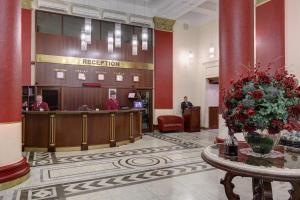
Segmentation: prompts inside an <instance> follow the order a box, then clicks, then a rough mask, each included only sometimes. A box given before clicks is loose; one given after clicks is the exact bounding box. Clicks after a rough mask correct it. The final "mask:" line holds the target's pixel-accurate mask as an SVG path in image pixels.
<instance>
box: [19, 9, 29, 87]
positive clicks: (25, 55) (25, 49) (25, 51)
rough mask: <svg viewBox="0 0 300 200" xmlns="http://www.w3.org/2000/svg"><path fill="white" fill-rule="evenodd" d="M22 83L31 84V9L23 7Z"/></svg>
mask: <svg viewBox="0 0 300 200" xmlns="http://www.w3.org/2000/svg"><path fill="white" fill-rule="evenodd" d="M21 18H22V85H30V84H31V9H26V8H22V15H21Z"/></svg>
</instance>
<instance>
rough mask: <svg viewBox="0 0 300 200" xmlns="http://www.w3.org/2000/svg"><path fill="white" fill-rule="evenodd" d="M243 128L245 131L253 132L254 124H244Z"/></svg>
mask: <svg viewBox="0 0 300 200" xmlns="http://www.w3.org/2000/svg"><path fill="white" fill-rule="evenodd" d="M244 129H245V131H246V132H253V131H255V130H256V128H255V126H253V125H251V124H245V126H244Z"/></svg>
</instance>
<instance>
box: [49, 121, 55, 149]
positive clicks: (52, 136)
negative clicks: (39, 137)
mask: <svg viewBox="0 0 300 200" xmlns="http://www.w3.org/2000/svg"><path fill="white" fill-rule="evenodd" d="M49 146H50V147H54V146H55V115H50V136H49Z"/></svg>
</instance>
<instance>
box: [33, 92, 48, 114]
mask: <svg viewBox="0 0 300 200" xmlns="http://www.w3.org/2000/svg"><path fill="white" fill-rule="evenodd" d="M35 100H36V101H35V102H34V103H33V105H32V110H34V111H49V106H48V104H47V103H46V102H43V96H42V95H37V96H36V98H35Z"/></svg>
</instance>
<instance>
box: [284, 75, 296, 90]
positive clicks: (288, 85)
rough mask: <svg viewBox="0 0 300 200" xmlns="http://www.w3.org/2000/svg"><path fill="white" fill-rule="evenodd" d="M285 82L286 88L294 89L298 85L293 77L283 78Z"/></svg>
mask: <svg viewBox="0 0 300 200" xmlns="http://www.w3.org/2000/svg"><path fill="white" fill-rule="evenodd" d="M283 84H284V86H285V87H286V88H290V89H293V88H295V87H296V81H295V79H294V78H293V77H287V78H285V79H284V80H283Z"/></svg>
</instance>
